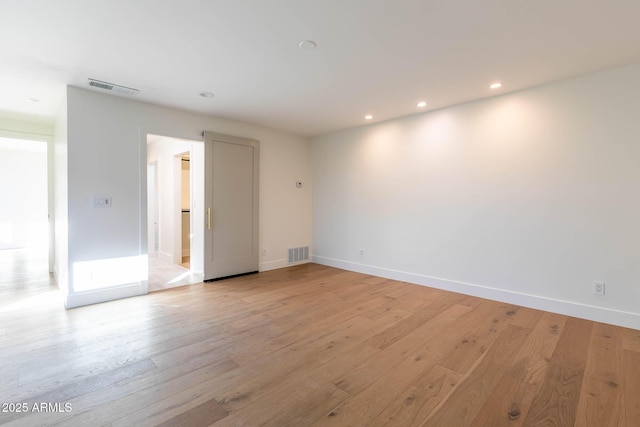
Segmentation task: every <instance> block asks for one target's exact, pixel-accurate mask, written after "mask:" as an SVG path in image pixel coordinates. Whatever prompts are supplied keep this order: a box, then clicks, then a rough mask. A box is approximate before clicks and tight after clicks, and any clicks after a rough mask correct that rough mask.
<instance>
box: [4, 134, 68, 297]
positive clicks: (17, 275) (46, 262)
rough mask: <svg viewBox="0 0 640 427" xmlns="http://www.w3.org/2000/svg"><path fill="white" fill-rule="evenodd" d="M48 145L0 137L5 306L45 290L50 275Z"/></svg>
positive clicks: (51, 287)
mask: <svg viewBox="0 0 640 427" xmlns="http://www.w3.org/2000/svg"><path fill="white" fill-rule="evenodd" d="M48 169H49V168H48V150H47V142H45V141H36V140H26V139H14V138H2V137H0V198H1V200H2V209H0V285H1V286H0V300H1V301H2V303H1V304H0V306H2V307H4V308H6V307H7V306H8V305H11V304H12V303H13V302H16V301H18V300H23V299H24V298H25V297H29V296H31V295H32V294H33V293H38V292H40V293H41V292H42V290H43V289H46V290H51V291H52V292H54V291H57V288H56V286H55V280H54V279H53V276H52V275H51V274H50V265H51V263H50V250H51V248H50V227H49V220H48V217H49V200H50V198H49V178H48Z"/></svg>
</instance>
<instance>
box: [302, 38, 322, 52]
mask: <svg viewBox="0 0 640 427" xmlns="http://www.w3.org/2000/svg"><path fill="white" fill-rule="evenodd" d="M298 47H299V48H300V49H302V50H312V49H315V48H316V47H318V43H316V42H314V41H313V40H303V41H301V42H300V43H298Z"/></svg>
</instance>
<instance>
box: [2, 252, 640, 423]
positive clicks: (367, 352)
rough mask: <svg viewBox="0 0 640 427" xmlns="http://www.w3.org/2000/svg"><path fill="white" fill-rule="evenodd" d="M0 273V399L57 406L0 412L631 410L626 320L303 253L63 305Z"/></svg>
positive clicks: (82, 415) (482, 418)
mask: <svg viewBox="0 0 640 427" xmlns="http://www.w3.org/2000/svg"><path fill="white" fill-rule="evenodd" d="M0 265H2V267H3V269H4V268H5V267H6V264H2V262H1V260H0ZM8 276H9V275H5V276H2V277H5V278H4V279H0V280H2V281H1V282H0V285H1V286H2V288H1V290H2V300H1V302H0V343H1V347H0V348H1V354H0V378H2V381H1V383H0V402H5V403H27V404H28V405H29V407H30V408H31V405H33V403H43V402H44V403H61V404H64V403H70V404H71V409H72V410H71V412H56V413H50V412H49V413H26V414H25V413H0V424H6V425H26V426H35V425H62V426H153V425H161V426H189V427H191V426H196V427H197V426H208V425H214V426H236V425H247V426H258V425H268V426H325V425H332V426H420V425H424V426H456V427H457V426H468V425H469V426H574V425H576V426H598V427H601V426H640V332H639V331H636V330H631V329H625V328H620V327H615V326H609V325H605V324H600V323H594V322H590V321H586V320H580V319H575V318H571V317H567V316H562V315H557V314H552V313H546V312H542V311H536V310H531V309H526V308H522V307H517V306H513V305H509V304H503V303H499V302H493V301H488V300H483V299H479V298H473V297H467V296H464V295H460V294H454V293H450V292H443V291H439V290H434V289H429V288H426V287H421V286H417V285H411V284H407V283H402V282H396V281H391V280H385V279H381V278H378V277H372V276H366V275H362V274H357V273H352V272H347V271H342V270H337V269H333V268H329V267H324V266H320V265H314V264H307V265H302V266H296V267H292V268H288V269H282V270H276V271H271V272H266V273H261V274H259V275H253V276H246V277H240V278H235V279H231V280H227V281H221V282H215V283H211V284H195V285H190V286H185V287H181V288H176V289H169V290H164V291H159V292H154V293H153V294H150V295H147V296H144V297H138V298H130V299H126V300H120V301H114V302H110V303H105V304H99V305H94V306H90V307H82V308H78V309H73V310H69V311H65V310H63V309H62V308H61V305H60V301H59V300H58V299H57V298H56V297H55V291H52V285H51V283H50V280H49V276H48V275H46V274H42V272H40V273H27V272H23V273H18V274H17V276H16V278H15V279H11V280H8V279H6V277H8ZM12 288H15V292H11V290H12ZM30 303H33V304H34V305H33V306H32V305H30Z"/></svg>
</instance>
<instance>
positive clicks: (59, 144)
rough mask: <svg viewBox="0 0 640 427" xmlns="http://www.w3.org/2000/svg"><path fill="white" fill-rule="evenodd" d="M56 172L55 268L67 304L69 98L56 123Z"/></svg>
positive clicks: (63, 104)
mask: <svg viewBox="0 0 640 427" xmlns="http://www.w3.org/2000/svg"><path fill="white" fill-rule="evenodd" d="M53 159H54V161H53V164H54V167H53V175H54V176H55V178H54V186H55V190H54V194H55V201H54V213H55V227H54V228H55V260H54V271H55V275H56V280H57V282H58V287H59V288H60V292H61V293H62V296H63V299H64V301H65V304H66V300H67V295H68V294H69V275H68V267H69V230H68V220H67V219H68V214H69V206H68V202H69V191H68V179H67V172H68V165H67V98H66V96H65V97H64V98H63V102H62V105H61V107H60V111H59V113H58V116H57V117H56V123H55V135H54V143H53Z"/></svg>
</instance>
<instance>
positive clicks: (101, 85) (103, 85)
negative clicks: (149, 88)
mask: <svg viewBox="0 0 640 427" xmlns="http://www.w3.org/2000/svg"><path fill="white" fill-rule="evenodd" d="M89 86H93V87H97V88H98V89H104V90H108V91H111V92H118V93H122V94H124V95H135V94H137V93H138V92H140V91H139V90H138V89H133V88H131V87H126V86H120V85H116V84H113V83H107V82H103V81H100V80H96V79H89Z"/></svg>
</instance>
